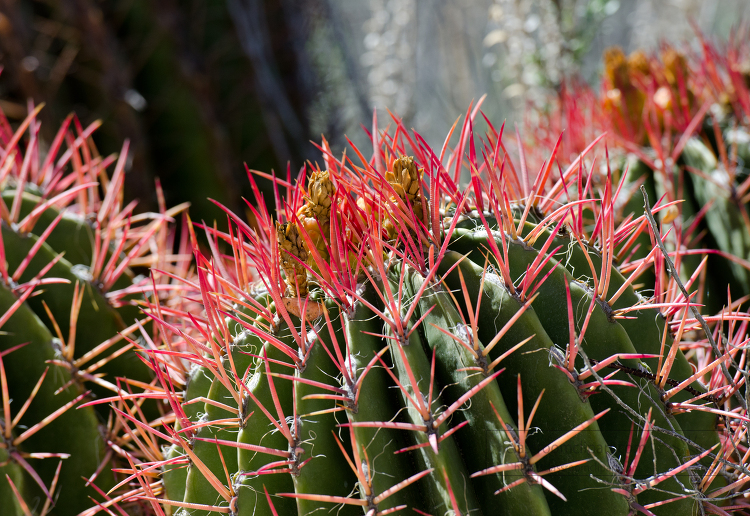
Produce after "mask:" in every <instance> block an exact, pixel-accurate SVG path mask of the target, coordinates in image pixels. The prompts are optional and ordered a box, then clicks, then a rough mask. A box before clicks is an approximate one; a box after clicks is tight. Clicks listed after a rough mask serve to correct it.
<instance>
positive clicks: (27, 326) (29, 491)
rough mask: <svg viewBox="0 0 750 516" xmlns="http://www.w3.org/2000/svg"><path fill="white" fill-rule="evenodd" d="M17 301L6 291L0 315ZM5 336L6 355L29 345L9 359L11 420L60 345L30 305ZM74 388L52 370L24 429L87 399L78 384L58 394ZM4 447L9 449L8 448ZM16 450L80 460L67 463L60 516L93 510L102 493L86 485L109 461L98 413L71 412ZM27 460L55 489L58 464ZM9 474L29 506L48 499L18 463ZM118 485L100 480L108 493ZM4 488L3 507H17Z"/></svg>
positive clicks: (0, 295)
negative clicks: (93, 500) (83, 481)
mask: <svg viewBox="0 0 750 516" xmlns="http://www.w3.org/2000/svg"><path fill="white" fill-rule="evenodd" d="M16 301H17V299H16V296H15V295H14V294H13V293H12V292H11V291H9V290H8V289H6V288H5V287H3V286H0V312H2V313H6V311H8V310H9V309H10V308H11V307H12V306H13V305H14V303H16ZM2 332H3V336H2V340H0V342H2V351H8V350H10V349H11V348H13V347H15V346H18V345H21V344H25V345H24V346H22V347H20V348H18V349H16V350H14V351H11V352H10V353H8V354H6V355H5V356H3V364H4V367H5V374H6V376H7V382H8V385H9V389H10V397H11V399H12V402H11V414H12V415H13V416H15V414H16V412H17V411H18V410H19V409H20V408H21V405H22V403H23V401H24V400H26V399H28V398H29V395H30V394H31V391H32V389H33V388H34V386H35V384H36V382H37V381H38V380H39V378H40V377H41V376H42V374H43V373H44V371H45V369H46V367H47V364H46V363H45V361H47V360H52V359H55V358H56V356H57V350H56V345H55V339H53V337H52V335H51V334H50V333H49V331H48V330H47V328H46V327H45V326H44V324H43V323H42V322H41V320H40V319H39V318H38V317H37V316H36V315H35V314H34V312H33V311H32V310H31V309H30V308H29V306H28V305H26V304H21V305H20V306H18V307H17V309H16V310H15V312H14V313H13V315H12V316H10V318H9V319H8V320H7V321H5V323H4V324H3V326H2ZM69 382H70V375H69V374H68V373H67V372H66V371H65V370H62V369H50V371H49V372H48V374H47V376H46V377H45V379H44V381H43V382H42V384H41V387H40V388H39V390H38V392H37V393H36V396H35V397H34V399H33V400H32V402H31V404H30V405H29V408H28V410H27V411H26V413H25V414H24V416H23V417H22V418H21V420H20V421H19V425H20V426H19V428H30V427H32V426H34V425H36V424H38V423H40V422H42V421H43V420H44V419H45V418H47V417H48V416H50V415H52V414H54V413H55V411H57V410H58V409H61V408H62V407H64V406H65V405H66V404H67V403H69V402H72V401H73V400H74V399H75V398H76V397H78V396H79V395H80V394H82V392H81V390H80V388H79V387H78V386H77V385H76V384H72V385H68V387H67V388H65V389H64V390H62V391H61V392H60V393H58V394H55V391H56V390H57V389H59V388H61V387H63V386H65V385H66V384H68V383H69ZM7 424H8V422H7V421H3V428H6V425H7ZM16 437H17V436H16ZM3 444H4V445H5V446H7V445H8V443H5V442H4V443H3ZM13 447H14V448H16V449H17V451H18V452H19V453H32V452H34V453H58V454H67V455H70V456H72V457H76V459H75V460H69V459H65V460H63V466H62V469H61V473H60V479H59V482H58V487H59V490H60V491H59V498H57V500H56V504H55V506H56V512H55V514H70V515H75V514H78V513H79V512H81V511H82V510H84V509H86V508H87V507H88V506H89V499H88V497H89V496H93V495H95V494H96V492H95V491H94V490H93V488H86V489H84V488H83V486H82V484H81V480H80V479H81V477H86V478H89V477H91V476H92V475H93V474H94V472H96V471H97V468H98V467H99V464H100V462H101V461H102V460H103V459H104V455H105V447H104V440H103V436H102V435H101V434H100V430H99V423H98V420H97V417H96V414H95V412H94V410H93V408H91V407H87V408H84V409H80V410H75V409H70V410H67V411H65V412H63V413H62V415H60V416H59V417H57V418H56V419H54V420H53V421H52V422H51V423H49V424H48V425H47V426H45V427H44V428H42V429H41V430H39V431H38V432H37V433H35V434H33V435H31V436H30V437H29V438H28V439H27V440H25V441H24V442H23V443H19V444H18V445H14V446H13ZM5 453H7V448H5ZM26 460H27V462H30V463H31V464H32V467H33V468H34V469H35V470H36V471H37V473H38V474H39V477H40V478H41V480H42V481H43V482H44V484H45V486H46V487H49V485H50V483H51V481H52V479H53V477H54V474H55V469H56V468H57V461H56V460H54V459H52V458H50V459H45V460H39V459H33V458H31V459H28V458H27V459H26ZM5 468H6V473H8V474H10V476H11V478H12V479H13V480H14V483H16V487H17V488H19V490H21V495H22V496H23V498H24V499H25V500H34V499H38V500H39V499H43V497H44V495H43V493H42V491H41V489H40V487H39V486H38V485H37V483H36V482H35V481H34V480H33V479H32V478H31V477H30V476H29V475H27V473H26V472H25V471H23V470H22V468H20V467H19V466H18V464H17V463H15V462H12V461H11V462H10V463H8V464H7V465H6V466H5ZM19 476H20V478H22V481H21V482H17V481H18V480H19ZM113 483H114V482H113V477H112V472H111V471H109V469H108V468H104V470H103V471H101V473H100V474H99V476H98V480H97V484H98V485H99V486H101V487H102V488H105V489H108V488H109V487H111V486H112V485H113ZM2 484H3V487H2V490H0V493H2V495H3V498H2V499H0V503H1V504H2V507H3V508H4V509H5V508H6V507H17V502H16V501H15V500H16V498H15V496H14V495H13V494H12V493H11V492H10V490H9V488H6V486H9V484H7V483H6V481H5V479H4V478H3V482H2ZM27 503H28V502H27Z"/></svg>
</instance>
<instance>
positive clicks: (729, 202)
mask: <svg viewBox="0 0 750 516" xmlns="http://www.w3.org/2000/svg"><path fill="white" fill-rule="evenodd" d="M742 34H746V32H739V33H737V34H735V36H734V37H733V38H732V39H731V40H730V41H729V43H727V44H726V46H721V47H720V46H719V45H715V44H713V43H711V42H709V41H708V40H707V39H705V38H704V37H702V36H700V35H699V40H700V42H701V50H702V52H701V53H691V52H682V51H679V50H677V49H675V48H672V47H669V46H664V47H663V48H662V50H661V51H660V53H659V54H658V55H647V54H645V53H644V52H641V51H637V52H634V53H632V54H631V55H630V56H627V57H626V56H625V54H624V53H623V52H622V50H620V49H619V48H613V49H609V50H607V51H606V52H605V55H604V67H605V73H604V77H603V80H602V87H601V89H602V91H601V95H600V98H595V96H594V95H593V94H592V93H591V92H590V91H586V87H585V86H583V87H581V85H580V84H576V85H575V87H574V88H567V89H566V90H565V92H564V93H563V95H562V96H561V101H560V103H559V105H558V106H556V108H555V109H553V110H552V111H553V113H556V114H557V113H559V115H560V116H553V117H552V120H551V121H548V123H547V124H545V127H544V128H543V129H542V130H541V131H538V132H537V136H538V140H540V141H542V142H544V141H546V142H549V141H554V140H555V139H556V138H557V136H558V134H559V132H560V130H562V129H565V130H566V131H568V130H570V131H571V132H572V133H573V134H572V135H566V138H565V140H564V141H565V143H566V144H567V145H566V147H567V148H566V152H565V153H563V155H566V154H570V153H575V152H580V151H582V150H583V149H584V148H585V146H586V145H587V141H586V140H587V139H588V138H590V137H591V135H593V134H594V133H596V132H603V131H607V132H608V134H609V145H610V151H612V152H613V155H617V156H618V157H617V158H616V159H615V160H614V161H615V163H618V166H617V168H619V169H620V170H621V172H622V174H623V175H625V176H626V178H627V179H626V182H625V183H624V186H623V190H624V192H625V193H624V194H623V196H622V199H623V202H622V203H621V204H620V207H619V212H620V213H621V214H622V215H621V216H620V217H619V218H618V221H621V220H623V218H624V217H626V216H628V215H629V214H631V213H632V214H633V219H634V222H635V221H637V223H638V224H639V225H640V227H639V229H638V230H636V233H639V236H637V237H634V238H633V239H632V240H631V241H629V242H627V243H626V244H625V245H623V247H622V248H621V251H620V252H619V253H618V255H619V256H620V257H621V258H624V257H627V256H628V255H631V258H630V259H631V260H634V259H645V258H646V256H647V255H648V254H649V251H650V250H651V249H652V248H653V243H652V242H651V241H650V239H649V238H648V236H647V231H646V225H647V222H646V220H645V218H643V217H641V218H639V217H640V215H641V214H642V213H643V208H642V203H641V196H640V195H639V194H638V193H637V189H638V187H639V185H641V184H643V185H644V186H645V187H646V189H647V190H648V191H649V192H650V193H651V194H652V195H653V196H654V198H655V200H657V199H658V200H660V203H661V205H666V204H667V203H673V202H675V201H679V203H678V204H675V205H674V207H672V208H670V209H669V210H667V211H665V218H662V220H661V222H662V223H663V226H664V228H665V229H664V232H666V228H667V227H670V226H673V227H674V233H675V235H674V236H673V237H672V238H671V239H670V240H674V242H673V243H670V246H671V250H672V251H674V252H676V253H677V255H676V258H675V259H676V260H677V261H679V262H682V263H683V267H682V271H683V278H682V279H683V281H688V280H689V279H690V277H691V276H692V275H693V274H694V273H697V274H698V275H699V276H698V280H697V281H698V283H699V284H700V295H699V296H698V299H697V300H698V302H700V303H704V304H706V306H707V307H708V311H709V312H712V313H713V312H716V311H718V310H720V309H721V307H723V306H729V305H731V303H732V302H734V301H736V300H738V299H739V300H741V303H746V302H747V299H746V296H747V295H750V215H749V211H748V206H750V177H749V176H748V172H749V171H750V169H749V168H748V163H749V161H748V159H750V152H748V149H750V146H748V142H749V141H750V132H749V131H750V129H748V120H749V117H750V81H748V79H747V78H748V77H749V76H750V75H749V74H748V67H747V63H748V62H749V60H750V45H748V43H747V41H746V40H747V38H743V37H741V35H742ZM557 108H559V109H557ZM582 113H586V114H585V115H584V114H582ZM560 118H562V120H561V119H560ZM582 119H585V121H586V123H581V120H582ZM566 157H567V156H566ZM631 192H635V193H636V195H633V196H632V197H631V195H630V193H631ZM703 254H708V255H709V260H708V262H707V265H705V266H703V267H701V262H702V260H701V256H700V255H703ZM657 260H658V257H657ZM656 271H657V274H656V276H657V277H655V278H654V277H646V278H644V282H645V284H646V285H647V288H652V287H654V288H656V289H657V290H659V288H660V287H659V286H658V282H660V281H666V276H665V269H664V267H663V265H660V264H657V265H656ZM727 285H729V287H730V289H731V292H729V293H728V291H727Z"/></svg>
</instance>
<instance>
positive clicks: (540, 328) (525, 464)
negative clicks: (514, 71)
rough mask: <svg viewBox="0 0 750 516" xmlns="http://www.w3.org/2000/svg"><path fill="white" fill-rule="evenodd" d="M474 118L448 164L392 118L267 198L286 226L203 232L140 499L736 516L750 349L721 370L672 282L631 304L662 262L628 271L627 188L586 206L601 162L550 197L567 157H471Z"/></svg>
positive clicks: (181, 503) (365, 509)
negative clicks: (174, 382)
mask: <svg viewBox="0 0 750 516" xmlns="http://www.w3.org/2000/svg"><path fill="white" fill-rule="evenodd" d="M474 113H476V111H475V112H474ZM472 120H473V117H471V116H468V115H467V121H466V123H465V124H464V126H463V127H462V128H461V133H460V135H459V137H460V140H459V145H458V147H457V148H456V149H454V150H453V151H451V152H448V153H447V154H446V149H443V150H442V151H441V152H440V153H439V154H438V153H437V152H435V151H433V150H432V149H430V148H429V147H428V146H427V145H426V144H425V143H424V141H423V140H421V138H420V137H419V135H418V134H416V133H409V132H408V131H407V130H406V129H405V128H404V127H403V125H401V123H400V121H399V120H398V119H397V118H394V120H393V122H394V124H395V126H396V133H395V136H392V135H389V134H387V133H377V134H375V135H373V143H374V154H373V157H372V158H371V159H365V158H364V156H363V154H362V153H361V152H360V151H359V150H357V149H355V154H356V155H358V156H359V158H360V159H361V161H360V162H359V164H358V165H357V164H355V163H354V162H353V161H351V160H349V159H348V158H346V157H344V158H342V159H341V160H338V159H337V158H336V157H334V156H333V155H332V154H331V152H330V149H328V148H327V146H326V144H325V141H324V142H323V145H322V149H323V151H324V162H325V166H326V168H325V170H320V169H316V170H314V171H313V173H312V174H311V176H310V179H309V181H308V182H306V181H305V170H304V169H303V170H302V172H301V173H300V176H299V177H298V178H297V180H296V181H293V180H292V179H291V178H289V177H288V178H287V179H286V180H283V179H278V178H277V179H276V187H277V190H278V191H279V192H280V194H279V196H278V198H277V199H276V206H277V212H276V215H275V218H274V217H271V215H270V214H269V213H268V212H266V211H265V210H264V209H263V208H262V207H257V208H253V209H252V214H253V224H252V225H248V224H247V223H245V222H243V221H242V220H241V219H240V218H239V217H237V216H235V215H234V214H231V213H229V212H228V216H229V219H230V228H229V230H228V231H227V232H224V231H220V230H217V229H216V228H215V227H212V226H204V227H203V229H204V231H205V234H206V237H207V238H208V240H209V242H210V246H209V247H210V251H208V252H207V251H201V250H200V249H199V248H198V247H197V246H196V247H195V255H196V259H197V277H196V278H190V279H188V280H185V283H186V284H188V283H189V285H190V288H192V289H194V295H192V296H191V297H192V298H193V299H194V300H200V302H201V304H202V311H201V312H200V313H190V314H184V316H183V318H182V321H181V322H179V323H178V322H175V321H174V320H172V321H168V320H166V319H164V318H161V317H160V316H159V315H158V314H157V313H156V312H157V308H158V306H152V307H151V308H150V312H151V316H152V317H153V318H154V319H155V320H156V322H157V324H158V326H159V327H161V328H162V329H164V330H165V331H169V332H170V333H171V334H172V335H173V338H172V341H171V345H170V351H169V352H167V351H163V352H161V353H159V352H153V353H151V354H152V355H153V357H154V360H153V361H152V366H153V367H154V368H155V370H156V371H157V374H159V375H164V376H167V375H171V374H172V373H171V371H172V370H173V369H174V364H175V363H177V362H179V363H182V364H183V365H184V364H185V363H190V364H192V365H191V368H190V369H189V371H186V373H185V376H184V377H183V378H182V379H181V380H180V383H179V385H182V383H183V382H184V385H185V387H184V390H183V389H181V388H176V387H175V388H172V389H171V390H168V391H167V392H166V393H165V395H166V396H167V397H168V398H169V400H170V404H171V406H172V407H173V408H174V410H175V422H174V424H173V425H170V426H167V427H166V430H161V429H160V430H159V434H158V435H159V436H160V437H161V438H163V439H166V440H167V442H168V443H169V444H168V446H165V447H164V448H163V459H162V461H161V463H160V464H161V483H160V484H159V486H158V489H157V490H154V496H149V497H148V499H149V500H150V501H152V502H153V503H154V504H157V503H160V504H161V507H163V510H165V511H166V512H167V513H172V514H179V515H181V516H182V515H187V514H190V515H200V516H206V515H209V514H211V515H215V514H222V513H228V514H236V515H240V516H244V515H261V514H268V515H272V514H278V515H287V514H299V515H308V514H317V513H325V512H327V511H332V512H336V513H337V514H372V515H377V514H390V513H392V512H396V511H397V510H401V509H407V508H408V510H407V513H408V511H412V510H413V511H416V513H418V514H440V515H442V514H465V515H468V514H475V515H480V514H486V515H489V514H493V515H494V514H535V515H537V514H538V515H544V514H555V515H558V514H592V515H593V514H605V513H606V514H622V515H626V514H632V513H634V512H641V513H643V514H670V515H672V514H688V515H692V514H699V513H701V512H714V513H717V514H728V513H731V512H732V511H734V510H735V509H736V508H737V507H740V506H741V505H742V503H743V502H742V496H741V494H742V493H743V492H744V491H743V489H744V485H745V479H746V477H745V473H744V471H745V469H744V468H745V464H746V459H745V458H744V457H743V456H741V455H742V450H743V449H744V448H743V447H742V446H744V444H742V445H741V447H740V448H739V450H740V452H739V453H740V455H738V454H737V452H735V451H734V449H735V448H734V446H737V445H740V443H745V442H746V436H745V433H744V430H743V428H744V426H743V424H744V423H743V422H744V421H746V415H747V411H746V409H745V407H744V405H743V399H742V396H739V395H738V390H739V389H740V387H741V385H742V383H743V382H740V381H738V380H739V378H740V377H741V376H742V374H743V373H742V370H741V364H742V360H743V357H744V350H743V348H742V342H743V339H744V338H745V337H740V335H745V333H744V330H743V329H738V330H737V331H733V332H730V336H729V339H728V340H727V339H725V340H720V345H719V348H718V349H719V350H720V351H719V354H718V355H714V354H713V353H714V348H713V344H712V343H713V338H712V335H708V336H706V337H699V334H700V332H701V326H700V322H699V321H698V320H697V319H696V318H695V316H694V313H693V312H692V311H691V308H690V305H691V303H690V302H689V300H688V299H685V298H684V296H682V294H680V291H679V289H678V287H677V285H676V283H675V282H674V281H671V280H670V282H669V283H666V284H665V285H664V289H665V291H666V292H668V293H669V297H668V298H667V299H665V300H661V299H656V298H649V297H646V296H644V295H642V294H640V293H639V292H637V291H636V290H634V288H633V286H634V285H636V284H637V283H638V280H639V278H640V277H641V275H642V274H643V273H644V270H645V269H646V268H647V267H646V266H647V264H646V263H642V262H635V263H631V262H619V263H618V260H616V259H615V254H616V250H617V249H618V246H619V245H621V244H622V243H623V242H624V241H626V240H627V239H628V238H630V237H631V236H633V232H634V228H635V227H636V226H635V225H633V224H624V225H622V226H620V225H618V224H616V222H615V215H616V209H615V207H616V205H617V203H618V199H617V196H618V194H619V192H620V189H619V188H618V185H617V184H613V183H612V178H611V175H608V174H607V173H606V172H605V173H604V174H603V175H602V176H601V177H600V183H599V184H600V185H601V188H599V189H596V190H595V189H594V188H590V187H589V186H590V178H589V177H587V176H586V175H585V174H586V172H587V169H586V168H584V167H583V166H582V165H584V164H588V163H589V161H588V160H590V159H592V158H593V154H594V153H595V152H596V149H595V146H593V145H592V147H591V148H590V149H589V150H588V151H587V154H586V155H582V156H581V157H580V158H579V159H577V160H576V161H575V162H574V163H572V164H571V165H570V167H568V168H567V169H566V170H559V173H558V171H556V170H557V167H556V166H555V167H553V164H554V159H555V152H556V151H557V147H555V149H553V150H552V151H551V152H552V155H551V156H549V157H548V159H547V160H546V161H545V163H544V164H542V166H541V168H540V169H539V172H538V173H537V174H536V175H532V174H530V173H529V171H528V169H527V166H528V164H527V163H526V160H525V157H524V154H523V152H524V151H523V149H522V148H519V149H517V150H518V152H520V154H521V159H520V160H519V161H516V160H513V159H512V157H511V155H510V154H509V153H508V152H507V151H506V150H505V145H502V144H501V141H502V140H501V138H502V129H501V130H500V131H499V132H498V131H496V130H495V128H494V127H492V126H490V129H489V132H488V134H487V135H486V138H485V139H484V140H483V142H484V156H483V158H484V159H483V160H479V159H477V156H476V155H475V153H474V149H475V143H478V142H475V141H474V135H473V131H472V126H473V124H472ZM407 148H408V149H409V154H412V155H413V157H412V156H408V155H407V150H406V149H407ZM438 156H440V157H438ZM599 159H601V158H599ZM514 161H515V163H514ZM587 166H588V165H587ZM462 174H467V175H468V177H469V186H468V187H466V188H465V189H461V188H459V187H458V185H459V182H460V181H461V179H462ZM592 174H593V172H592ZM305 183H307V184H306V185H305ZM258 200H260V196H258ZM664 209H665V208H663V207H662V208H659V209H656V210H655V211H656V212H657V216H658V213H659V212H661V211H663V210H664ZM648 227H651V226H648ZM651 237H652V238H653V239H661V236H660V235H659V234H658V232H657V233H656V234H654V233H653V232H652V234H651ZM657 252H659V251H658V249H657ZM681 296H682V297H681ZM693 304H694V303H693ZM730 319H731V318H730ZM732 320H734V319H732ZM737 320H740V319H737ZM709 323H710V324H711V325H712V326H715V324H716V323H715V320H713V319H711V320H710V321H709ZM729 325H730V326H732V327H733V328H734V327H735V322H730V323H729ZM720 330H721V328H720V327H715V331H716V332H718V333H717V335H719V334H720ZM683 350H686V351H687V350H689V358H690V361H689V360H688V357H687V356H686V354H685V353H683ZM691 362H692V363H691ZM696 370H697V372H696ZM743 392H744V388H743ZM153 435H156V431H155V430H154V432H153ZM145 471H146V468H145V466H138V467H134V468H133V469H132V473H133V474H134V475H135V474H139V473H140V474H145ZM157 495H159V496H157ZM158 500H161V501H160V502H158ZM720 506H721V507H725V509H719V507H720ZM740 510H741V509H740ZM717 511H718V512H717Z"/></svg>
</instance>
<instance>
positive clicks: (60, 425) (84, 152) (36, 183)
mask: <svg viewBox="0 0 750 516" xmlns="http://www.w3.org/2000/svg"><path fill="white" fill-rule="evenodd" d="M40 108H41V106H40ZM38 111H39V109H36V110H33V111H32V112H31V113H30V114H29V116H28V117H27V118H26V119H25V120H24V121H23V122H22V123H21V124H20V125H19V126H18V127H16V128H15V129H11V126H10V125H9V124H8V122H7V120H6V119H5V117H4V116H2V115H0V198H1V201H0V216H1V217H2V222H1V223H0V225H1V230H2V233H1V234H0V332H1V333H0V384H1V385H2V413H1V414H0V429H2V437H0V456H1V457H0V464H1V466H0V470H2V473H3V474H4V475H7V478H6V476H3V477H2V479H0V507H2V513H3V514H11V515H19V516H20V515H26V516H28V515H29V514H36V515H44V514H60V515H68V514H70V515H75V514H79V513H81V512H82V511H84V510H86V509H88V508H90V507H91V505H92V501H91V499H92V498H94V499H98V500H101V498H102V497H101V494H102V493H104V492H106V491H107V490H109V489H110V488H111V487H113V486H114V485H115V483H116V482H115V476H114V474H113V472H112V466H113V464H112V458H113V456H114V455H117V454H118V450H119V449H120V448H121V447H122V448H125V449H127V448H128V446H130V445H129V444H128V443H127V442H126V441H123V440H122V439H121V438H120V437H118V431H119V429H120V426H121V425H120V424H119V423H117V422H116V421H114V420H112V419H111V418H110V415H109V407H108V406H107V405H106V404H102V405H100V406H99V408H98V410H97V409H95V408H94V407H91V406H86V405H84V404H85V403H86V402H89V403H90V402H95V401H96V399H97V398H102V397H104V398H105V399H106V398H109V397H111V396H126V397H127V396H130V391H131V386H132V385H140V384H145V385H149V383H150V382H151V380H152V376H151V371H150V369H149V368H148V367H147V366H146V365H145V364H144V363H143V361H142V359H141V358H139V357H138V355H137V354H136V353H135V352H134V351H133V348H134V347H135V346H136V342H134V341H133V340H132V339H131V336H133V335H134V334H135V333H137V332H138V331H139V324H146V322H147V320H146V319H145V318H144V316H143V315H142V314H141V313H140V310H139V308H138V307H137V306H135V305H134V301H135V299H137V298H140V297H142V296H141V294H140V293H141V292H142V291H145V290H148V291H153V286H152V283H151V280H150V279H148V280H147V279H146V278H142V279H141V280H138V279H137V278H135V276H134V274H133V272H132V269H131V266H133V265H139V264H140V265H152V264H153V265H156V266H158V265H159V264H160V263H161V262H164V259H165V258H164V257H166V256H167V253H166V246H167V240H168V239H169V238H171V237H169V236H168V235H167V233H166V231H167V225H166V223H167V221H168V220H170V217H173V216H174V215H175V214H176V213H177V212H179V210H180V209H181V208H177V210H176V211H172V212H168V211H163V212H162V213H159V214H155V215H149V214H146V215H144V216H134V215H133V208H134V206H135V204H131V205H128V206H123V181H124V177H125V176H124V174H125V168H126V160H127V155H128V146H127V144H126V145H125V146H124V147H123V149H122V153H121V154H120V155H119V157H118V156H100V155H98V153H97V151H96V147H95V146H94V144H93V141H92V139H91V135H92V133H93V131H94V130H95V129H96V128H97V127H98V125H99V124H98V123H94V124H92V125H91V126H89V127H86V128H83V127H82V126H81V125H80V123H79V122H78V120H77V119H76V118H74V117H72V116H71V117H69V118H68V119H67V120H66V121H65V122H64V123H63V125H62V126H61V128H60V130H59V131H58V133H57V135H56V137H55V138H54V140H53V141H51V142H42V141H40V140H41V139H40V124H39V121H38V118H37V114H38ZM112 168H114V171H113V172H112V174H111V176H110V174H109V172H108V170H111V169H112ZM160 257H161V258H160ZM161 264H162V265H163V266H164V267H165V268H168V264H164V263H161ZM136 280H137V281H136ZM139 282H140V283H139ZM133 338H135V337H133ZM120 377H123V378H125V379H126V380H124V381H120V380H119V378H120ZM149 403H150V405H149ZM139 407H140V408H142V410H143V411H144V412H143V413H144V414H147V415H148V417H150V418H156V417H158V416H159V415H161V412H160V410H159V409H158V406H157V404H156V403H155V402H147V403H145V404H144V403H143V402H140V403H139Z"/></svg>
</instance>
